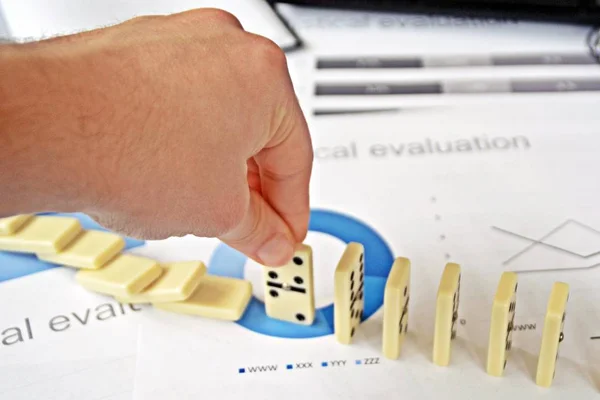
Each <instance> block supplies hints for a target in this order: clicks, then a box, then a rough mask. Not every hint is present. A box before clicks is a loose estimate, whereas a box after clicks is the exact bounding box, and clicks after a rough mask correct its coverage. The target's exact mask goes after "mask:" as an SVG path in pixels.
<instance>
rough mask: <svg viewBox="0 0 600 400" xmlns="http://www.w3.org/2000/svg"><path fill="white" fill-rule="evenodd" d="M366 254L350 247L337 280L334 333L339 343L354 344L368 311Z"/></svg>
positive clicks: (357, 247) (335, 286)
mask: <svg viewBox="0 0 600 400" xmlns="http://www.w3.org/2000/svg"><path fill="white" fill-rule="evenodd" d="M364 259H365V250H364V247H363V245H362V244H360V243H349V244H348V246H347V247H346V250H345V251H344V254H343V255H342V258H341V259H340V261H339V263H338V265H337V268H336V269H335V276H334V291H335V298H334V311H333V313H334V330H335V337H336V339H337V341H338V342H340V343H343V344H350V342H351V341H352V338H353V337H354V334H355V332H356V328H357V327H358V325H359V324H360V321H361V318H362V315H363V308H364V287H365V260H364Z"/></svg>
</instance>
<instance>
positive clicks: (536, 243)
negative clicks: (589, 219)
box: [491, 219, 600, 272]
mask: <svg viewBox="0 0 600 400" xmlns="http://www.w3.org/2000/svg"><path fill="white" fill-rule="evenodd" d="M569 224H574V225H576V226H578V227H580V228H582V229H583V230H585V231H588V232H590V233H591V234H593V235H597V236H598V240H599V243H600V230H597V229H595V228H593V227H591V226H589V225H586V224H584V223H582V222H579V221H577V220H574V219H567V220H565V221H564V222H562V223H561V224H559V225H558V226H556V227H555V228H553V229H551V230H550V231H549V232H548V233H546V234H545V235H543V236H542V237H541V238H539V239H535V238H531V237H528V236H525V235H521V234H519V233H516V232H511V231H509V230H507V229H504V228H500V227H498V226H494V225H492V227H491V228H492V229H493V230H496V231H498V232H501V233H504V234H507V235H510V236H514V237H518V238H520V239H525V240H528V241H529V242H530V243H529V244H528V245H527V246H525V247H524V248H523V249H522V250H520V251H518V252H517V253H515V254H513V255H512V256H510V257H508V258H507V259H506V260H504V261H503V262H502V265H504V266H508V265H509V264H511V263H512V262H513V261H515V260H516V259H518V258H519V257H521V256H522V255H524V254H525V253H527V252H529V251H531V250H532V249H533V248H535V247H536V246H545V247H548V248H552V249H555V250H557V251H560V252H563V253H566V254H569V255H572V256H575V257H577V258H579V259H590V258H592V257H595V256H598V255H600V248H599V249H598V250H596V251H593V252H591V253H587V254H581V253H579V252H575V251H572V250H569V249H566V248H564V247H560V246H557V245H554V244H550V243H547V242H546V241H547V240H548V238H550V237H551V236H553V235H555V234H557V233H558V232H560V231H561V230H563V229H565V227H566V226H567V225H569ZM599 246H600V244H599ZM599 265H600V263H596V264H594V265H590V266H586V267H577V268H564V270H576V269H590V268H595V267H597V266H599ZM552 270H553V271H557V270H561V269H552ZM542 271H546V270H544V269H541V270H540V269H537V270H535V272H542ZM520 272H534V270H532V271H520Z"/></svg>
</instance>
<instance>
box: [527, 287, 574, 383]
mask: <svg viewBox="0 0 600 400" xmlns="http://www.w3.org/2000/svg"><path fill="white" fill-rule="evenodd" d="M568 301H569V285H567V284H566V283H562V282H556V283H555V284H554V285H553V286H552V291H551V292H550V298H549V299H548V306H547V309H546V317H545V318H544V330H543V332H542V343H541V346H540V353H539V358H538V366H537V372H536V377H535V381H536V384H538V385H539V386H542V387H550V386H551V385H552V381H554V377H555V374H556V363H557V362H558V350H559V347H560V344H561V342H562V341H563V340H564V339H565V335H564V326H565V318H566V315H567V311H566V308H567V302H568Z"/></svg>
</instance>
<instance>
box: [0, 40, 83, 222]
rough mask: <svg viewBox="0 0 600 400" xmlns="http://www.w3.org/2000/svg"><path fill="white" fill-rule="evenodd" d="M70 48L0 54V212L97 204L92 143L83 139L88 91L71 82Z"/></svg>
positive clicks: (10, 48) (11, 49) (8, 49)
mask: <svg viewBox="0 0 600 400" xmlns="http://www.w3.org/2000/svg"><path fill="white" fill-rule="evenodd" d="M69 46H73V44H72V43H61V44H60V45H55V44H53V42H52V41H49V42H48V43H44V42H41V43H32V44H26V45H7V46H5V47H2V51H0V54H1V55H0V105H1V107H0V186H1V187H2V189H1V190H2V193H3V195H2V198H1V199H0V214H15V213H31V212H39V211H59V212H71V211H78V210H81V209H82V207H85V205H86V204H88V203H89V202H90V201H91V200H92V199H91V198H90V196H89V195H88V193H86V191H87V190H88V189H89V188H90V180H91V179H93V177H91V176H90V172H91V171H93V168H90V167H91V165H90V158H89V157H86V153H88V152H89V150H90V144H89V143H88V142H89V141H86V140H83V135H82V134H81V127H82V124H83V121H82V116H83V113H84V104H85V100H84V97H85V95H84V93H85V88H84V87H81V86H80V85H79V84H78V82H77V79H72V78H73V76H74V74H76V73H77V71H76V70H74V69H73V67H72V64H73V63H72V56H69V53H68V52H69V50H70V49H69V48H68V47H69ZM61 49H65V51H62V50H61ZM58 51H61V52H60V53H59V52H58Z"/></svg>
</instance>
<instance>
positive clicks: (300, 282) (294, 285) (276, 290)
mask: <svg viewBox="0 0 600 400" xmlns="http://www.w3.org/2000/svg"><path fill="white" fill-rule="evenodd" d="M263 268H264V273H263V277H264V285H265V286H264V287H265V310H266V313H267V315H268V316H269V317H271V318H274V319H279V320H282V321H287V322H293V323H296V324H301V325H312V323H313V322H314V319H315V293H314V280H313V256H312V249H311V247H310V246H308V245H305V244H303V245H301V246H299V247H298V248H297V249H296V252H295V253H294V257H293V258H292V260H291V261H290V262H289V263H288V264H286V265H284V266H282V267H266V266H265V267H263Z"/></svg>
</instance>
